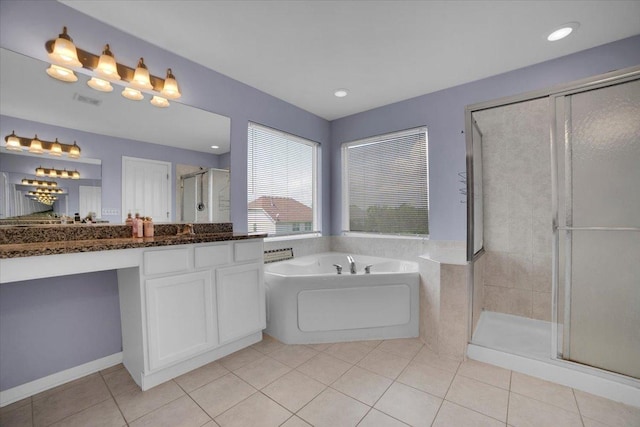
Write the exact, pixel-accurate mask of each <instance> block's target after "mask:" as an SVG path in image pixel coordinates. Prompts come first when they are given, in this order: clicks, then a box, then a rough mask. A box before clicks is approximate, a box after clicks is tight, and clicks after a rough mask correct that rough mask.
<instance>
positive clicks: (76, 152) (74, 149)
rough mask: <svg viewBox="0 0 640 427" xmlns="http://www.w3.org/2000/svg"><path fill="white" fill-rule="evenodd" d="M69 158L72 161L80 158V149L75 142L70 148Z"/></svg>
mask: <svg viewBox="0 0 640 427" xmlns="http://www.w3.org/2000/svg"><path fill="white" fill-rule="evenodd" d="M68 156H69V158H70V159H77V158H78V157H80V147H78V145H77V144H76V142H75V141H73V145H72V146H71V147H70V148H69V154H68Z"/></svg>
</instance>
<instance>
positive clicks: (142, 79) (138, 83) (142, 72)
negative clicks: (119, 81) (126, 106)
mask: <svg viewBox="0 0 640 427" xmlns="http://www.w3.org/2000/svg"><path fill="white" fill-rule="evenodd" d="M131 86H132V87H134V88H135V89H139V90H151V89H153V85H152V84H151V79H150V76H149V70H147V66H146V65H144V59H143V58H140V61H138V66H137V67H136V71H135V72H134V73H133V80H131Z"/></svg>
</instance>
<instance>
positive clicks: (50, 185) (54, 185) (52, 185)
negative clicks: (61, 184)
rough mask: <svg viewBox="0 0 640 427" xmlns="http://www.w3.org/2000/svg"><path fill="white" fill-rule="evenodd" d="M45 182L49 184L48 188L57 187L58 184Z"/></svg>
mask: <svg viewBox="0 0 640 427" xmlns="http://www.w3.org/2000/svg"><path fill="white" fill-rule="evenodd" d="M46 182H48V183H49V187H57V186H58V183H57V182H55V181H46Z"/></svg>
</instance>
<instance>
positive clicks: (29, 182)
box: [22, 178, 58, 188]
mask: <svg viewBox="0 0 640 427" xmlns="http://www.w3.org/2000/svg"><path fill="white" fill-rule="evenodd" d="M22 185H33V186H36V187H44V188H57V187H58V183H57V182H55V181H39V180H37V179H27V178H22Z"/></svg>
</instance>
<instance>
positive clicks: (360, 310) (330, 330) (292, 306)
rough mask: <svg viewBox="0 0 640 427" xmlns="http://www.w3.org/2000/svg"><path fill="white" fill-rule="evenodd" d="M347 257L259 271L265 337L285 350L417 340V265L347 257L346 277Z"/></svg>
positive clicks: (335, 256)
mask: <svg viewBox="0 0 640 427" xmlns="http://www.w3.org/2000/svg"><path fill="white" fill-rule="evenodd" d="M347 255H348V254H342V253H336V252H326V253H321V254H316V255H312V256H305V257H300V258H294V259H291V260H288V261H281V262H277V263H272V264H267V265H265V271H264V279H265V285H266V290H267V329H266V332H267V333H268V334H269V335H271V336H273V337H274V338H277V339H278V340H280V341H282V342H284V343H286V344H312V343H324V342H338V341H355V340H373V339H389V338H409V337H417V336H418V324H419V321H418V317H419V309H418V306H419V301H418V282H419V274H418V264H417V263H415V262H410V261H401V260H393V259H388V258H377V257H370V256H363V255H352V256H353V258H354V259H355V263H356V270H357V273H356V274H351V273H350V271H349V262H348V261H347ZM334 264H338V265H341V266H342V267H343V269H342V274H337V269H336V267H334ZM367 265H371V266H372V267H371V272H370V274H365V272H364V270H365V266H367Z"/></svg>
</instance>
